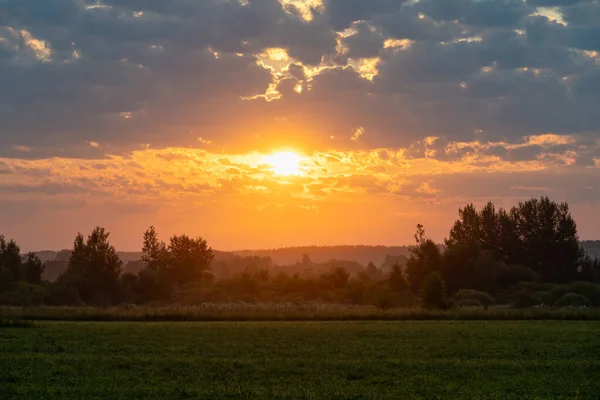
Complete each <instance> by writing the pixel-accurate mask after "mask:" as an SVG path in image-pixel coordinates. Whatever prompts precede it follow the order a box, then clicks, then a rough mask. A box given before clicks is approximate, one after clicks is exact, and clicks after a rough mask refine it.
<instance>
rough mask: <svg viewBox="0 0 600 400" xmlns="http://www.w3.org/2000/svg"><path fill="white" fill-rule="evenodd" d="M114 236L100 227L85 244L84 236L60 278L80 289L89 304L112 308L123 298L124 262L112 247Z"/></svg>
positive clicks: (77, 241)
mask: <svg viewBox="0 0 600 400" xmlns="http://www.w3.org/2000/svg"><path fill="white" fill-rule="evenodd" d="M109 235H110V233H109V232H107V231H106V230H105V229H104V228H101V227H96V228H95V229H94V230H93V231H92V233H91V234H90V235H89V236H88V238H87V241H86V240H84V237H83V235H82V234H81V233H80V234H78V235H77V237H76V238H75V241H74V243H73V251H72V252H71V257H70V259H69V267H68V268H67V271H66V272H65V273H64V274H63V275H62V276H61V277H60V278H59V280H60V281H61V282H64V283H65V284H66V285H68V286H70V287H73V288H75V289H77V291H78V293H79V297H80V298H81V299H82V300H83V301H84V302H86V303H93V304H108V303H111V302H114V301H116V300H117V299H118V297H119V292H118V279H119V274H120V273H121V271H122V264H123V263H122V261H121V260H120V259H119V257H118V256H117V252H116V250H115V248H114V247H113V246H112V245H111V244H110V243H109V241H108V237H109Z"/></svg>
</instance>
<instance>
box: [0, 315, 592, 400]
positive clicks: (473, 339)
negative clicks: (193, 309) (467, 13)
mask: <svg viewBox="0 0 600 400" xmlns="http://www.w3.org/2000/svg"><path fill="white" fill-rule="evenodd" d="M599 331H600V322H596V321H400V322H398V321H329V322H327V321H319V322H316V321H313V322H178V323H173V322H143V323H141V322H120V323H115V322H50V321H44V322H36V323H35V325H34V327H30V328H15V327H13V328H2V329H0V359H1V360H2V362H1V363H0V398H2V399H12V398H27V399H36V398H40V399H41V398H66V399H81V398H86V399H90V398H111V399H133V398H156V399H164V398H202V399H227V398H229V399H243V398H252V399H256V398H277V399H399V398H408V399H412V398H414V399H418V398H422V399H434V398H438V399H442V398H443V399H465V398H472V399H475V398H476V399H481V398H486V399H511V398H512V399H547V398H553V399H575V398H578V399H592V398H597V396H598V393H600V357H599V356H600V335H598V332H599Z"/></svg>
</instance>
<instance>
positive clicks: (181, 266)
mask: <svg viewBox="0 0 600 400" xmlns="http://www.w3.org/2000/svg"><path fill="white" fill-rule="evenodd" d="M168 250H169V272H170V275H171V277H172V278H173V281H174V282H175V283H176V284H177V285H182V284H186V283H197V282H200V281H202V279H203V278H204V275H205V273H206V272H208V271H209V270H210V264H211V262H212V260H213V258H214V254H213V250H212V248H210V247H209V246H208V244H207V243H206V240H204V239H202V238H201V237H198V238H195V239H193V238H190V237H189V236H187V235H181V236H173V237H172V238H171V240H170V242H169V249H168Z"/></svg>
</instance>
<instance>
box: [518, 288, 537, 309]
mask: <svg viewBox="0 0 600 400" xmlns="http://www.w3.org/2000/svg"><path fill="white" fill-rule="evenodd" d="M512 303H513V307H515V308H527V307H533V306H537V305H539V304H541V300H540V298H539V297H538V296H536V295H535V293H533V292H530V291H528V290H526V289H522V290H520V291H519V292H517V293H516V294H515V295H514V297H513V302H512Z"/></svg>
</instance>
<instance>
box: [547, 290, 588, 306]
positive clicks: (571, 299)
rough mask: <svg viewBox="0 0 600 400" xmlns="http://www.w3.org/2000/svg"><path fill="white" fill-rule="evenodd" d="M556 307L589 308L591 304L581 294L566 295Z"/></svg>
mask: <svg viewBox="0 0 600 400" xmlns="http://www.w3.org/2000/svg"><path fill="white" fill-rule="evenodd" d="M556 305H557V306H559V307H590V306H591V305H592V303H591V302H590V301H589V300H588V299H587V298H586V297H585V296H583V295H581V294H577V293H567V294H565V295H564V296H563V297H561V298H560V299H559V300H558V301H557V302H556Z"/></svg>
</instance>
